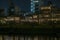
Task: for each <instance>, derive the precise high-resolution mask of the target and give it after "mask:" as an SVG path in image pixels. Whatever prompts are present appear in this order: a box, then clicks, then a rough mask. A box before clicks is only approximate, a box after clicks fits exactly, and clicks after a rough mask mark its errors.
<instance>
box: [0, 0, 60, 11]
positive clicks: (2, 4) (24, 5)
mask: <svg viewBox="0 0 60 40" xmlns="http://www.w3.org/2000/svg"><path fill="white" fill-rule="evenodd" d="M50 1H51V2H52V4H55V5H56V7H60V5H59V4H60V1H59V0H50ZM13 3H14V5H16V6H18V7H19V8H20V9H21V10H23V11H26V12H30V8H31V7H30V6H31V4H30V3H31V2H30V0H13ZM44 4H45V5H46V4H47V0H46V1H44ZM0 8H5V9H7V8H8V0H0Z"/></svg>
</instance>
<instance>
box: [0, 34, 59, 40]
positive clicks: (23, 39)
mask: <svg viewBox="0 0 60 40" xmlns="http://www.w3.org/2000/svg"><path fill="white" fill-rule="evenodd" d="M0 40H60V37H52V36H51V37H50V36H37V35H36V36H26V35H25V36H20V35H17V36H15V35H14V36H10V35H1V36H0Z"/></svg>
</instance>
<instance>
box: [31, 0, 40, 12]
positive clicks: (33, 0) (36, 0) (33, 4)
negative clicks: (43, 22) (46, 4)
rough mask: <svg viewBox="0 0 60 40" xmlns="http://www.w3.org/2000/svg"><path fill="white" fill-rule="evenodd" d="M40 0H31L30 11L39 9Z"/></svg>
mask: <svg viewBox="0 0 60 40" xmlns="http://www.w3.org/2000/svg"><path fill="white" fill-rule="evenodd" d="M40 2H41V0H31V12H32V13H35V12H38V11H39V6H40Z"/></svg>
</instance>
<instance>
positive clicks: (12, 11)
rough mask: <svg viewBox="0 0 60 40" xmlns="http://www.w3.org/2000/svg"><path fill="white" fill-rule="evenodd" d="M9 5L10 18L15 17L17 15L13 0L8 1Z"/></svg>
mask: <svg viewBox="0 0 60 40" xmlns="http://www.w3.org/2000/svg"><path fill="white" fill-rule="evenodd" d="M8 2H9V3H8V5H9V8H8V13H9V16H11V15H14V13H15V8H14V4H13V2H12V0H8Z"/></svg>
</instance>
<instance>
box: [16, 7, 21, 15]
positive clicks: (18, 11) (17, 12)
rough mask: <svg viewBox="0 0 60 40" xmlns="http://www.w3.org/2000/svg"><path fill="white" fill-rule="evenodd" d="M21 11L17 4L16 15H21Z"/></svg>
mask: <svg viewBox="0 0 60 40" xmlns="http://www.w3.org/2000/svg"><path fill="white" fill-rule="evenodd" d="M20 11H21V10H20V8H19V7H18V6H15V15H16V16H19V15H20V13H21V12H20Z"/></svg>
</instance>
